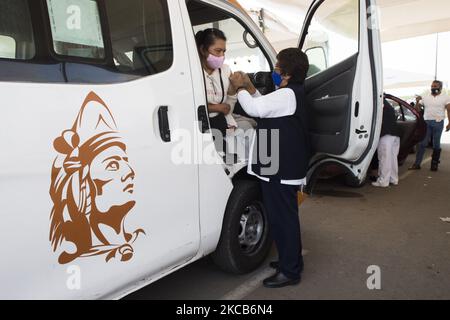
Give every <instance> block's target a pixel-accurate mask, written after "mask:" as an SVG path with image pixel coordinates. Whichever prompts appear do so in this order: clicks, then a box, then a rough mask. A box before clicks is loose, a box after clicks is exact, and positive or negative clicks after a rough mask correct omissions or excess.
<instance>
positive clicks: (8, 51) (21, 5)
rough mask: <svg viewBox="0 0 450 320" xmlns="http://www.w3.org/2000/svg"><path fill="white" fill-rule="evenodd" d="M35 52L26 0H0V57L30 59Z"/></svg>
mask: <svg viewBox="0 0 450 320" xmlns="http://www.w3.org/2000/svg"><path fill="white" fill-rule="evenodd" d="M35 53H36V49H35V44H34V35H33V27H32V26H31V14H30V9H29V7H28V1H26V0H0V58H3V59H15V60H30V59H32V58H33V57H34V56H35Z"/></svg>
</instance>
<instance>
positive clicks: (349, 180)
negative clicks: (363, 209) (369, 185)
mask: <svg viewBox="0 0 450 320" xmlns="http://www.w3.org/2000/svg"><path fill="white" fill-rule="evenodd" d="M366 179H367V177H366V178H364V179H363V180H362V181H359V180H358V179H357V178H356V177H355V176H354V175H353V174H351V173H348V174H346V175H345V176H344V183H345V185H346V186H347V187H350V188H362V187H364V186H365V185H366Z"/></svg>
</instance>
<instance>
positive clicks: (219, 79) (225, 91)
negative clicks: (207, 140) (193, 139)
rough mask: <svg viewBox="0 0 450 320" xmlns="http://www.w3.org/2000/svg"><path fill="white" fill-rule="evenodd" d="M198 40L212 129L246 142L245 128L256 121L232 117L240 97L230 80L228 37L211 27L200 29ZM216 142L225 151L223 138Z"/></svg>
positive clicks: (219, 149) (243, 156) (240, 141)
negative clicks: (227, 60)
mask: <svg viewBox="0 0 450 320" xmlns="http://www.w3.org/2000/svg"><path fill="white" fill-rule="evenodd" d="M195 40H196V43H197V48H198V52H199V55H200V59H201V63H202V67H203V71H204V76H205V84H206V94H207V100H208V112H209V121H210V124H211V128H212V129H216V130H217V131H218V132H220V133H221V135H222V137H223V138H225V139H227V138H230V139H232V138H237V140H238V144H239V143H244V144H245V142H244V140H245V138H244V137H243V136H244V134H243V131H244V130H248V129H252V128H253V127H254V124H253V123H252V121H251V119H246V118H244V117H239V122H237V121H236V120H235V118H234V116H233V110H234V106H235V104H236V102H237V97H236V89H235V88H234V87H233V86H232V85H231V84H230V80H229V78H230V76H231V75H232V71H231V69H230V67H229V66H228V65H226V64H224V61H225V52H226V41H227V38H226V36H225V34H224V33H223V32H222V31H221V30H219V29H214V28H210V29H205V30H202V31H199V32H197V34H196V35H195ZM238 123H239V124H238ZM239 127H241V128H242V129H243V130H240V131H241V132H238V131H236V129H238V128H239ZM218 132H216V134H217V133H218ZM227 134H228V137H227ZM230 139H227V140H230ZM243 139H244V140H243ZM215 142H216V147H217V149H218V151H222V150H225V149H224V148H223V142H224V140H223V139H218V138H217V137H215ZM221 146H222V147H221ZM247 151H248V150H247ZM238 153H240V152H238ZM246 154H248V152H246ZM238 157H239V158H245V155H238Z"/></svg>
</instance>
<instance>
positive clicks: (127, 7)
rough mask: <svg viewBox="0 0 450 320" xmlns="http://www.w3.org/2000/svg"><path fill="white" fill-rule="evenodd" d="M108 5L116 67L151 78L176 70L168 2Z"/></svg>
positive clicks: (112, 0)
mask: <svg viewBox="0 0 450 320" xmlns="http://www.w3.org/2000/svg"><path fill="white" fill-rule="evenodd" d="M58 1H59V0H58ZM105 5H106V11H107V15H108V22H109V30H110V33H111V34H110V36H111V43H112V50H113V56H114V64H115V65H116V67H117V69H118V70H119V71H120V72H123V73H137V74H141V75H149V74H156V73H160V72H163V71H166V70H168V69H169V68H170V67H171V66H172V63H173V42H172V31H171V25H170V16H169V10H168V7H167V1H166V0H127V1H123V0H108V1H105Z"/></svg>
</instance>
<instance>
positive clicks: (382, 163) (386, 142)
mask: <svg viewBox="0 0 450 320" xmlns="http://www.w3.org/2000/svg"><path fill="white" fill-rule="evenodd" d="M399 151H400V131H399V128H398V126H397V117H396V116H395V110H394V108H393V107H392V105H391V104H390V103H389V102H388V101H387V100H386V99H384V108H383V125H382V127H381V138H380V142H379V144H378V150H377V154H378V163H379V164H378V179H377V181H375V182H373V183H372V185H373V186H374V187H382V188H386V187H389V184H393V185H398V153H399Z"/></svg>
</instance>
